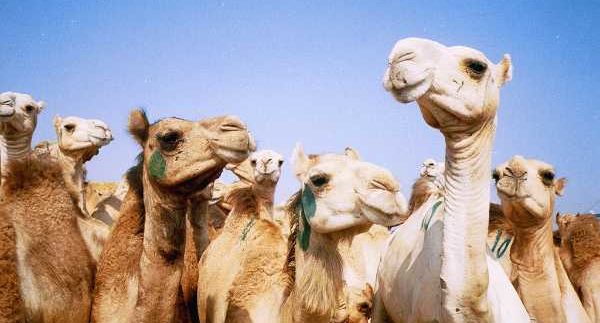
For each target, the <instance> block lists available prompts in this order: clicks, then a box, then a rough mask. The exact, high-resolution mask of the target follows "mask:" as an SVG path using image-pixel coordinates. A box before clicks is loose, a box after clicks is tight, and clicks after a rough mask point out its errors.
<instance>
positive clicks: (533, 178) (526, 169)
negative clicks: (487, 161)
mask: <svg viewBox="0 0 600 323" xmlns="http://www.w3.org/2000/svg"><path fill="white" fill-rule="evenodd" d="M492 176H493V178H494V180H495V181H496V189H497V191H498V196H499V197H500V200H501V202H502V208H503V211H504V214H505V215H506V217H507V218H508V220H509V221H510V222H511V223H512V224H513V226H515V227H521V228H528V227H534V226H539V225H541V224H543V223H546V222H547V221H548V220H549V219H550V218H551V217H552V214H553V210H554V200H555V198H556V196H557V195H562V194H563V191H564V188H565V185H566V179H565V178H560V179H555V173H554V169H553V167H552V166H551V165H549V164H546V163H544V162H541V161H538V160H534V159H525V158H523V157H521V156H514V157H513V158H511V159H510V160H509V161H507V162H505V163H503V164H501V165H500V166H498V167H497V168H496V169H495V170H494V171H493V175H492Z"/></svg>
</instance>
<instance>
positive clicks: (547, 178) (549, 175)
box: [540, 170, 555, 186]
mask: <svg viewBox="0 0 600 323" xmlns="http://www.w3.org/2000/svg"><path fill="white" fill-rule="evenodd" d="M540 175H541V176H542V181H543V182H544V184H546V185H548V186H549V185H552V183H553V182H554V176H555V175H554V172H553V171H551V170H544V171H542V172H541V173H540Z"/></svg>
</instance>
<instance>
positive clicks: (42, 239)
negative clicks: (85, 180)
mask: <svg viewBox="0 0 600 323" xmlns="http://www.w3.org/2000/svg"><path fill="white" fill-rule="evenodd" d="M4 170H5V171H6V172H5V174H6V175H7V176H6V177H5V180H4V182H3V189H2V193H3V201H2V203H1V204H0V222H1V223H2V225H1V229H0V230H1V232H0V237H1V239H0V259H2V261H0V270H2V275H0V276H2V278H1V279H0V321H2V322H80V323H86V322H89V319H90V310H91V301H92V290H93V283H94V281H93V277H94V264H93V258H92V256H91V255H90V253H89V251H88V250H87V249H86V248H85V243H84V239H83V237H82V235H81V232H80V230H79V227H78V223H77V219H78V218H80V217H83V214H82V213H81V209H80V208H79V207H78V206H77V204H76V203H75V202H74V201H73V199H72V198H71V192H70V189H69V188H68V187H67V183H65V180H64V177H63V172H62V167H61V165H60V164H58V162H57V161H56V160H53V159H40V158H35V156H33V155H30V156H26V157H24V158H22V159H21V160H13V161H11V162H9V164H8V165H7V167H6V168H4Z"/></svg>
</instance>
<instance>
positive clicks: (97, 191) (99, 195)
mask: <svg viewBox="0 0 600 323" xmlns="http://www.w3.org/2000/svg"><path fill="white" fill-rule="evenodd" d="M128 190H129V186H128V185H127V180H126V179H125V178H123V179H122V180H121V181H120V182H86V183H85V206H86V209H87V210H88V211H89V212H90V214H91V215H92V217H94V218H95V219H98V220H100V221H102V222H104V223H105V224H107V225H109V226H112V224H113V223H114V222H116V221H117V218H118V217H119V209H121V204H122V203H123V199H124V198H125V195H126V194H127V191H128Z"/></svg>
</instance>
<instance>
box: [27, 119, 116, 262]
mask: <svg viewBox="0 0 600 323" xmlns="http://www.w3.org/2000/svg"><path fill="white" fill-rule="evenodd" d="M54 128H55V130H56V136H57V139H58V142H47V141H45V142H41V143H39V144H37V145H36V147H35V149H34V153H35V154H36V155H37V156H38V158H52V159H54V160H56V161H57V162H58V163H59V164H60V165H61V167H62V170H63V176H64V181H65V184H66V185H67V189H68V190H69V192H70V194H71V198H72V199H73V201H74V202H75V203H76V204H77V205H78V206H79V208H80V210H81V214H83V217H80V218H77V223H78V224H79V227H80V229H81V233H82V234H83V238H84V240H85V243H86V246H87V248H88V250H89V251H90V253H91V254H92V257H94V260H95V261H96V262H97V261H98V259H99V258H100V252H101V251H102V247H103V245H104V242H105V240H106V239H107V237H108V234H109V233H110V229H109V227H108V226H107V225H106V224H105V223H103V222H101V221H100V220H97V219H95V218H93V217H92V216H90V214H89V212H88V210H87V209H86V195H85V177H86V169H85V165H84V164H85V163H86V162H87V161H89V160H90V159H92V158H93V157H94V156H95V155H97V154H98V152H99V150H100V148H102V147H103V146H105V145H107V144H108V143H110V142H111V141H112V133H111V131H110V129H109V128H108V126H107V125H106V124H105V123H104V122H102V121H100V120H95V119H82V118H78V117H67V118H61V117H59V116H56V117H54Z"/></svg>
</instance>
